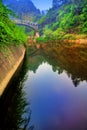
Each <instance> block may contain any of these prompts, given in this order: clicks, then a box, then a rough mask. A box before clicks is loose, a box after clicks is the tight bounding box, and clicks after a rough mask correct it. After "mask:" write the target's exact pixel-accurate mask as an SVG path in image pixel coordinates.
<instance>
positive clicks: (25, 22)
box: [12, 19, 38, 31]
mask: <svg viewBox="0 0 87 130" xmlns="http://www.w3.org/2000/svg"><path fill="white" fill-rule="evenodd" d="M12 21H14V22H15V23H16V24H18V25H24V26H28V27H31V28H32V29H34V30H35V31H37V30H38V24H37V23H33V22H30V21H28V20H21V19H13V20H12Z"/></svg>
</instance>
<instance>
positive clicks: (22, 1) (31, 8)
mask: <svg viewBox="0 0 87 130" xmlns="http://www.w3.org/2000/svg"><path fill="white" fill-rule="evenodd" d="M3 3H4V4H5V5H7V6H8V7H9V8H10V9H11V10H13V11H14V12H15V13H16V14H17V15H18V16H19V17H20V18H23V19H29V20H32V18H33V17H34V18H36V19H38V18H39V17H40V15H41V14H40V10H39V9H37V8H36V7H35V5H34V4H33V3H32V1H31V0H19V1H18V0H13V1H12V0H3Z"/></svg>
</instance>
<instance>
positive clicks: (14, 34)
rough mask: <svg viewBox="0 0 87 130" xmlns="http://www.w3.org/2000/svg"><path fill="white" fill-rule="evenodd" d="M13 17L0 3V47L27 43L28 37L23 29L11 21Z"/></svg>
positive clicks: (0, 2)
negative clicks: (10, 16) (10, 17)
mask: <svg viewBox="0 0 87 130" xmlns="http://www.w3.org/2000/svg"><path fill="white" fill-rule="evenodd" d="M9 15H12V11H10V10H9V9H8V8H7V7H5V6H4V5H3V3H2V1H0V46H1V47H2V46H4V45H5V46H7V45H12V44H15V45H19V44H21V43H24V42H25V41H26V35H25V33H24V30H23V29H22V28H21V27H18V26H16V25H15V24H14V23H13V22H12V21H11V20H10V19H9Z"/></svg>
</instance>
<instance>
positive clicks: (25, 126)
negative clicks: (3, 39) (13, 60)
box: [0, 55, 34, 130]
mask: <svg viewBox="0 0 87 130" xmlns="http://www.w3.org/2000/svg"><path fill="white" fill-rule="evenodd" d="M26 72H27V55H26V56H25V59H24V63H23V66H22V65H21V66H20V68H19V69H18V70H17V72H16V73H15V75H14V76H13V78H12V80H11V82H10V83H9V84H8V86H7V88H6V90H5V91H4V93H3V95H2V96H1V97H0V130H33V128H34V127H33V126H32V125H31V126H30V125H29V122H30V118H31V110H30V108H29V103H27V102H26V100H25V93H24V92H23V90H22V89H23V83H24V81H25V80H26V78H27V77H26V76H25V74H26ZM27 106H28V110H27ZM26 113H28V114H27V116H26V117H25V115H26Z"/></svg>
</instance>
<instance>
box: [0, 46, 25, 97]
mask: <svg viewBox="0 0 87 130" xmlns="http://www.w3.org/2000/svg"><path fill="white" fill-rule="evenodd" d="M5 49H6V51H4V53H2V52H0V96H1V95H2V94H3V92H4V90H5V88H6V86H7V85H8V83H9V81H10V80H11V78H12V76H13V75H14V73H15V72H16V70H17V69H18V67H19V66H20V64H21V62H22V61H23V59H24V55H25V48H24V46H18V47H14V46H13V47H10V48H5Z"/></svg>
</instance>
